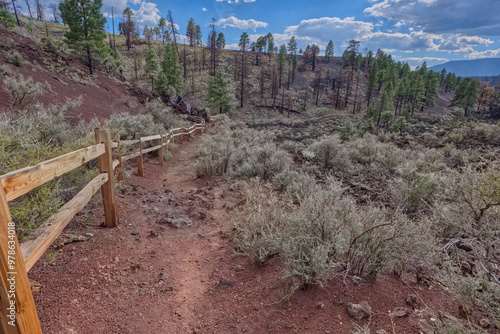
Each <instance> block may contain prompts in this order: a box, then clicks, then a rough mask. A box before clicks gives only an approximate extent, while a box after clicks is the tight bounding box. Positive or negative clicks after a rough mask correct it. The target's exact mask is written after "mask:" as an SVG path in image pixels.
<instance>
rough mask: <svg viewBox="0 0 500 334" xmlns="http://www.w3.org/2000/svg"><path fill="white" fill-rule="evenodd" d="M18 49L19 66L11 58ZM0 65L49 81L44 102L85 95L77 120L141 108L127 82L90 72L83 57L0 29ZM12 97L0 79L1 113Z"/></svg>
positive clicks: (60, 100) (63, 100)
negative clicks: (92, 74)
mask: <svg viewBox="0 0 500 334" xmlns="http://www.w3.org/2000/svg"><path fill="white" fill-rule="evenodd" d="M13 52H19V53H20V54H21V56H22V58H23V60H24V61H23V65H22V66H20V67H17V66H14V65H13V64H10V63H9V61H8V57H9V55H10V54H11V53H13ZM0 66H4V67H7V68H8V69H9V70H10V71H11V72H12V73H14V74H21V75H23V76H24V77H25V78H27V77H32V78H33V80H34V81H35V82H46V83H48V84H49V85H50V86H51V91H50V92H47V93H45V94H44V95H42V96H41V97H40V99H39V101H40V102H41V103H44V104H54V103H55V104H63V103H64V102H66V100H67V99H72V100H74V99H78V98H79V97H80V96H81V97H82V105H81V106H80V107H79V108H78V109H77V110H75V111H74V113H73V114H72V115H71V117H72V118H73V119H74V120H78V119H84V120H90V119H91V118H93V117H97V118H98V119H100V120H103V119H106V118H109V116H110V115H111V114H112V113H117V112H125V111H128V112H134V111H137V110H138V108H140V103H139V102H138V101H137V99H136V98H134V97H132V96H130V94H129V92H128V90H127V88H128V86H127V85H126V84H125V82H124V81H121V80H120V79H118V78H113V77H111V76H107V75H105V74H103V73H102V72H98V71H96V73H95V75H94V77H90V76H89V75H88V68H87V67H86V66H85V65H84V63H83V61H82V59H81V58H79V57H76V56H73V55H69V54H64V53H60V52H58V51H56V50H55V49H54V48H51V47H49V46H45V47H43V49H41V48H39V47H38V46H37V45H36V44H35V43H34V42H33V41H32V40H31V39H28V38H25V37H22V36H20V35H18V34H16V33H14V32H11V31H8V30H5V29H0ZM11 104H12V99H11V97H10V95H9V94H8V92H7V91H6V89H5V85H4V84H3V83H1V82H0V112H2V111H7V110H9V108H10V106H11Z"/></svg>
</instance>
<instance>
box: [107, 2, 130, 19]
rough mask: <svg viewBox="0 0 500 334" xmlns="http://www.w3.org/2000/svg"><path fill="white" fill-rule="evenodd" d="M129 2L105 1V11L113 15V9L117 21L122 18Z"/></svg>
mask: <svg viewBox="0 0 500 334" xmlns="http://www.w3.org/2000/svg"><path fill="white" fill-rule="evenodd" d="M127 2H128V0H104V1H103V6H102V8H103V11H105V12H107V13H111V7H113V11H114V13H115V19H116V18H117V17H120V16H121V14H122V12H123V10H124V9H125V8H126V7H127Z"/></svg>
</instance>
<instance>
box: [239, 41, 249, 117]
mask: <svg viewBox="0 0 500 334" xmlns="http://www.w3.org/2000/svg"><path fill="white" fill-rule="evenodd" d="M249 45H250V37H248V34H247V33H246V32H243V33H242V34H241V37H240V43H239V46H240V50H241V89H240V107H241V108H243V96H244V95H245V94H244V90H243V86H244V82H245V74H246V71H245V51H246V50H247V48H248V46H249Z"/></svg>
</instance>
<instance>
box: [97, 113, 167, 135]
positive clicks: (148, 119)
mask: <svg viewBox="0 0 500 334" xmlns="http://www.w3.org/2000/svg"><path fill="white" fill-rule="evenodd" d="M106 127H107V128H108V129H110V131H111V132H116V133H119V134H120V138H121V139H133V138H134V137H135V134H136V133H139V134H140V135H141V136H148V135H155V134H159V133H162V132H164V131H162V127H161V126H160V125H158V124H156V123H155V122H154V118H153V116H152V115H151V114H147V115H145V114H139V115H131V114H129V113H126V112H125V113H119V114H113V115H111V117H110V119H109V120H108V121H107V122H106Z"/></svg>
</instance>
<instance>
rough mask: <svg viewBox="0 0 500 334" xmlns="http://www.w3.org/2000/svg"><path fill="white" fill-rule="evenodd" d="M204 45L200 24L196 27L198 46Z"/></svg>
mask: <svg viewBox="0 0 500 334" xmlns="http://www.w3.org/2000/svg"><path fill="white" fill-rule="evenodd" d="M202 45H203V35H202V34H201V27H200V25H199V24H197V25H196V46H202Z"/></svg>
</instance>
